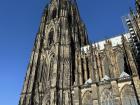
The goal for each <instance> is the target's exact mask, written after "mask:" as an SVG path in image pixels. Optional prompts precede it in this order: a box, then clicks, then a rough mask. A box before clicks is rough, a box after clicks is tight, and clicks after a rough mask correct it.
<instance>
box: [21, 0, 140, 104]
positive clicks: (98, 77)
mask: <svg viewBox="0 0 140 105" xmlns="http://www.w3.org/2000/svg"><path fill="white" fill-rule="evenodd" d="M136 10H137V12H136V13H134V12H133V11H130V15H129V16H128V17H126V18H125V20H126V25H127V26H128V33H126V34H123V35H121V36H118V37H116V38H111V39H107V40H105V41H103V42H99V43H94V44H91V43H90V42H89V40H88V35H87V31H86V27H85V24H84V23H83V21H82V19H81V17H80V14H79V10H78V7H77V3H76V1H75V0H51V1H50V3H49V4H48V5H47V6H46V7H45V9H44V12H43V16H42V19H41V23H40V27H39V31H38V33H37V36H36V39H35V43H34V47H33V50H32V54H31V58H30V62H29V65H28V70H27V73H26V77H25V81H24V86H23V90H22V93H21V97H20V101H19V105H140V29H139V28H140V17H139V16H140V12H139V11H140V1H139V0H137V1H136ZM115 39H117V41H118V43H115V41H116V40H115Z"/></svg>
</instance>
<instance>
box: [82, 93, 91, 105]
mask: <svg viewBox="0 0 140 105" xmlns="http://www.w3.org/2000/svg"><path fill="white" fill-rule="evenodd" d="M82 105H93V99H92V92H90V91H87V92H85V94H84V96H83V99H82Z"/></svg>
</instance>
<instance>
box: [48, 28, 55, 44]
mask: <svg viewBox="0 0 140 105" xmlns="http://www.w3.org/2000/svg"><path fill="white" fill-rule="evenodd" d="M53 37H54V30H53V29H51V30H50V32H49V34H48V45H49V46H50V45H51V44H52V43H53V42H54V39H53Z"/></svg>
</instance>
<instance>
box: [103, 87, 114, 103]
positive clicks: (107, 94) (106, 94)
mask: <svg viewBox="0 0 140 105" xmlns="http://www.w3.org/2000/svg"><path fill="white" fill-rule="evenodd" d="M101 105H114V98H113V94H112V91H110V90H109V89H104V90H103V92H102V93H101Z"/></svg>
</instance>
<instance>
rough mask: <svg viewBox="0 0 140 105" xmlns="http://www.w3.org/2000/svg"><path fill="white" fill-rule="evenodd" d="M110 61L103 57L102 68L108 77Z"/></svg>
mask: <svg viewBox="0 0 140 105" xmlns="http://www.w3.org/2000/svg"><path fill="white" fill-rule="evenodd" d="M110 64H111V61H110V59H109V58H107V57H105V58H104V59H103V68H104V74H105V75H107V76H109V77H110V68H109V66H110Z"/></svg>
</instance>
